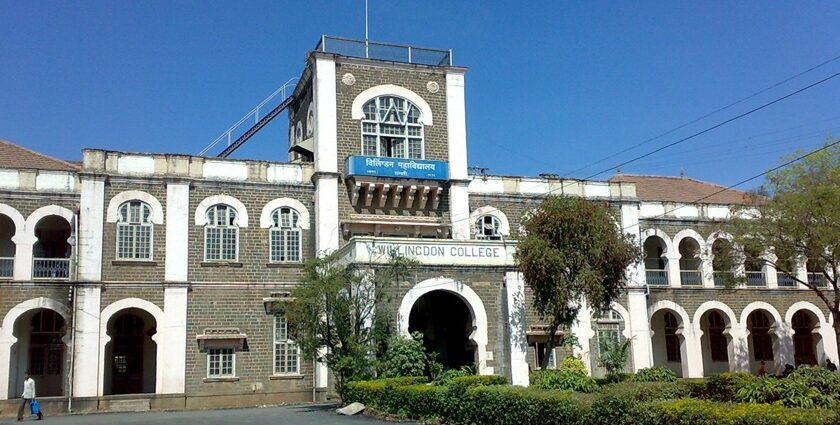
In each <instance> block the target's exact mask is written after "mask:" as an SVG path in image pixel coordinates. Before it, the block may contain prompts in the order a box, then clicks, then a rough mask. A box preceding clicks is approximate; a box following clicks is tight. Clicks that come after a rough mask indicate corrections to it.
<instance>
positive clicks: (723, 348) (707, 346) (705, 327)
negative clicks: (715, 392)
mask: <svg viewBox="0 0 840 425" xmlns="http://www.w3.org/2000/svg"><path fill="white" fill-rule="evenodd" d="M730 325H731V324H730V323H729V321H728V320H727V319H726V315H724V314H723V313H721V312H720V311H719V310H709V311H707V312H706V313H704V314H703V316H702V317H701V318H700V330H701V331H702V332H703V336H702V340H701V341H700V344H701V352H702V353H703V374H704V375H706V376H709V375H713V374H716V373H723V372H729V343H730V338H729V337H728V335H727V329H729V326H730Z"/></svg>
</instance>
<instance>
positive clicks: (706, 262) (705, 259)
mask: <svg viewBox="0 0 840 425" xmlns="http://www.w3.org/2000/svg"><path fill="white" fill-rule="evenodd" d="M709 250H711V248H709ZM700 258H701V261H702V262H701V263H700V273H701V274H702V279H703V287H704V288H714V287H715V271H714V263H713V259H714V256H713V255H712V254H711V253H704V254H701V256H700Z"/></svg>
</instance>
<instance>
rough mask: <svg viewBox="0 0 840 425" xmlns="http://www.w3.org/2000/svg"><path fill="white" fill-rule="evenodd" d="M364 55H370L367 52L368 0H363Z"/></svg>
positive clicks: (367, 56)
mask: <svg viewBox="0 0 840 425" xmlns="http://www.w3.org/2000/svg"><path fill="white" fill-rule="evenodd" d="M365 57H366V58H369V57H370V54H369V52H368V0H365Z"/></svg>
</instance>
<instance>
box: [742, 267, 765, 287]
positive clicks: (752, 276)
mask: <svg viewBox="0 0 840 425" xmlns="http://www.w3.org/2000/svg"><path fill="white" fill-rule="evenodd" d="M746 275H747V286H756V287H758V286H767V281H766V280H765V279H764V272H758V271H747V272H746Z"/></svg>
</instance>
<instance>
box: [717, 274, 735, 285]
mask: <svg viewBox="0 0 840 425" xmlns="http://www.w3.org/2000/svg"><path fill="white" fill-rule="evenodd" d="M712 274H713V275H714V278H715V286H716V287H718V288H723V287H724V286H726V284H727V283H731V282H734V280H735V273H732V272H723V271H715V272H713V273H712Z"/></svg>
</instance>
